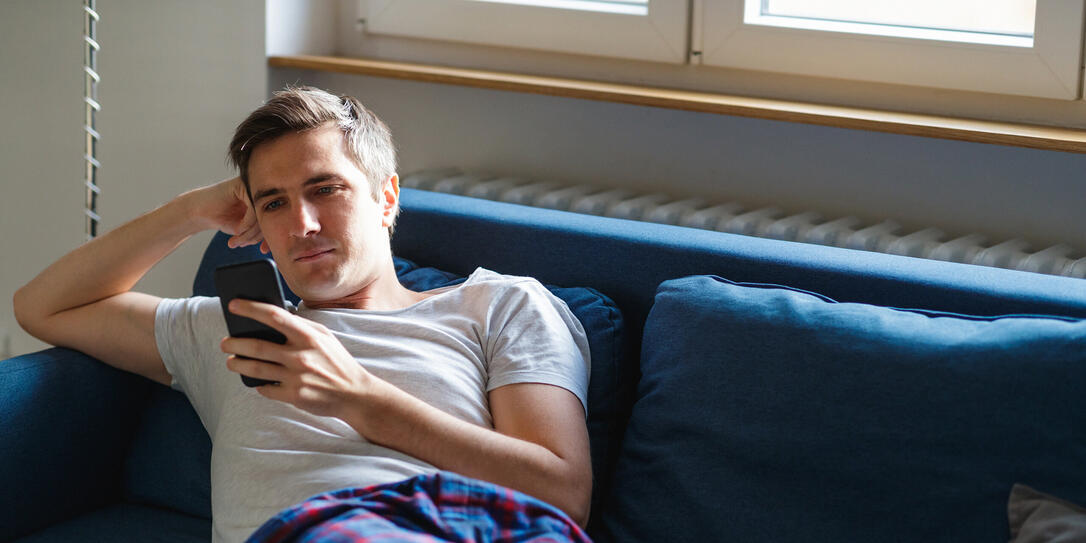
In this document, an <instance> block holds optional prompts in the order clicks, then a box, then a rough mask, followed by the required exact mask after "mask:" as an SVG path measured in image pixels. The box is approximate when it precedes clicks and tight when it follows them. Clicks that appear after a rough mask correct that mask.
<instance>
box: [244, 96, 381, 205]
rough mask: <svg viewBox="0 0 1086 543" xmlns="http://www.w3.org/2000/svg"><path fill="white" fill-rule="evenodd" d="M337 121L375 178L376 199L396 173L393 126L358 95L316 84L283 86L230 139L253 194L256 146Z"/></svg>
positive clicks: (357, 158) (369, 175)
mask: <svg viewBox="0 0 1086 543" xmlns="http://www.w3.org/2000/svg"><path fill="white" fill-rule="evenodd" d="M329 123H331V124H334V125H335V126H336V127H337V128H339V130H340V132H342V133H343V142H344V145H345V146H346V152H347V155H348V156H349V157H350V158H351V159H352V160H353V161H354V162H355V163H356V164H357V165H358V168H359V169H360V170H362V173H364V174H365V175H366V179H367V180H368V181H369V182H370V188H371V189H372V190H373V192H372V194H373V198H374V200H378V199H379V198H380V194H381V186H382V185H383V184H384V182H385V181H387V180H388V179H389V178H390V177H392V176H393V175H395V173H396V149H395V147H394V146H393V144H392V134H391V133H390V132H389V130H388V126H386V125H385V123H383V122H381V119H378V118H377V116H376V115H374V114H373V113H371V112H370V111H369V110H368V109H366V108H365V106H363V105H362V103H361V102H359V101H358V100H357V99H355V98H353V97H351V96H346V95H344V96H336V95H334V94H331V93H329V92H327V91H323V90H321V89H317V88H314V87H287V88H286V89H284V90H281V91H278V92H276V93H275V95H274V96H273V97H272V98H271V99H270V100H268V101H267V102H265V103H264V105H263V106H260V107H259V108H257V110H256V111H254V112H252V113H251V114H250V115H249V117H248V118H246V119H245V120H244V121H242V122H241V124H239V125H238V127H237V129H236V130H235V131H234V138H233V139H232V140H230V151H229V158H230V162H231V163H233V165H234V166H237V168H238V173H239V174H240V176H241V181H242V182H243V183H245V188H246V190H248V191H249V198H250V200H251V199H252V196H253V194H252V189H251V187H250V179H249V161H250V159H251V158H252V153H253V149H256V148H257V147H259V146H260V145H261V144H262V143H266V142H269V141H272V140H274V139H276V138H279V137H280V136H282V135H284V134H288V133H291V132H305V131H307V130H313V129H314V128H318V127H321V126H324V125H326V124H329Z"/></svg>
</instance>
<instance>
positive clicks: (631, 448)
mask: <svg viewBox="0 0 1086 543" xmlns="http://www.w3.org/2000/svg"><path fill="white" fill-rule="evenodd" d="M641 373H642V378H641V381H640V382H639V384H638V388H637V398H636V401H635V404H634V408H633V412H632V415H631V419H630V423H629V426H628V428H627V432H626V438H625V440H624V441H623V448H622V452H621V456H620V458H619V463H618V466H617V468H616V472H615V476H614V485H613V491H612V494H611V496H610V497H609V498H608V499H607V500H606V505H605V508H606V509H605V511H604V513H603V524H604V528H605V529H604V534H605V536H606V537H608V538H610V539H613V540H616V541H624V542H625V541H711V540H721V539H726V540H732V541H902V540H909V541H999V540H1006V536H1007V533H1006V528H1005V526H1006V524H1005V522H1006V520H1005V519H1006V503H1007V502H1006V498H1007V494H1006V489H1007V488H1009V487H1010V486H1011V485H1012V484H1013V483H1014V482H1015V481H1020V480H1029V481H1031V482H1033V483H1034V484H1037V485H1039V486H1043V487H1044V488H1046V489H1051V491H1052V492H1056V493H1059V495H1061V496H1066V497H1068V499H1072V500H1075V501H1079V502H1082V501H1084V500H1086V470H1084V469H1082V468H1083V466H1082V459H1083V458H1086V440H1083V439H1082V436H1081V430H1082V428H1086V321H1078V320H1073V319H1065V318H1057V317H1044V316H1005V317H983V316H969V315H955V314H949V313H939V312H935V311H912V310H901V309H893V308H888V307H877V306H872V305H865V304H855V303H837V302H835V301H833V300H831V299H829V298H827V297H825V296H821V295H818V294H815V293H810V292H804V291H800V290H796V289H791V288H787V287H782V286H776V285H763V284H739V283H733V282H731V281H727V280H725V279H721V278H719V277H709V276H696V277H688V278H683V279H678V280H673V281H667V282H665V283H663V284H662V285H661V286H660V287H659V289H658V291H657V295H656V299H655V304H654V306H653V307H652V309H651V311H650V314H649V316H648V319H647V321H646V324H645V331H644V339H643V342H642V355H641Z"/></svg>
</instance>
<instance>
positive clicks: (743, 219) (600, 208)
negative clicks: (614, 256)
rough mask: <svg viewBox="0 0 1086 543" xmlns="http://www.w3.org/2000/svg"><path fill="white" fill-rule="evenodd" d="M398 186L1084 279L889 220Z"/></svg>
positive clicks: (588, 192)
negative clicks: (908, 228) (909, 228)
mask: <svg viewBox="0 0 1086 543" xmlns="http://www.w3.org/2000/svg"><path fill="white" fill-rule="evenodd" d="M400 184H401V186H403V187H407V188H414V189H421V190H429V191H435V192H446V193H450V194H459V195H463V196H470V197H474V198H484V199H487V200H496V201H501V202H509V203H514V204H522V205H530V206H535V207H544V208H550V209H560V210H565V211H572V212H575V213H586V214H591V215H600V216H605V217H615V218H620V219H631V220H640V221H647V222H656V223H663V224H673V225H678V226H687V227H691V228H700V229H704V230H717V231H721V232H730V233H733V234H743V235H748V236H758V237H764V238H772V239H781V240H787V241H798V242H803V243H816V244H820V245H832V246H835V247H845V248H849V249H860V250H865V251H876V252H882V253H888V254H895V255H904V256H912V257H918V258H930V259H935V260H946V261H950V262H962V263H966V264H978V265H981V266H993V267H999V268H1008V269H1016V270H1024V271H1031V272H1037V273H1045V274H1050V275H1063V276H1068V277H1079V278H1086V255H1084V254H1083V252H1082V251H1078V250H1076V249H1075V248H1073V247H1070V246H1068V245H1065V244H1057V245H1053V246H1051V247H1044V248H1036V247H1034V246H1033V245H1032V244H1031V243H1029V242H1028V241H1026V240H1023V239H1018V238H1015V239H1009V240H990V239H988V238H987V237H986V236H983V235H980V234H965V235H957V236H954V235H950V234H948V233H946V232H944V231H942V230H940V229H938V228H924V229H920V230H915V231H909V230H907V229H906V228H905V227H903V226H902V225H901V224H898V223H897V222H894V221H892V220H886V221H882V222H877V223H870V222H865V221H863V220H861V219H859V218H856V217H827V216H825V215H823V214H822V213H819V212H817V211H802V212H795V211H786V210H783V209H779V208H777V207H772V206H770V207H759V208H754V207H750V206H746V205H743V204H742V203H738V202H711V201H708V200H705V199H702V198H688V199H675V198H672V197H671V196H669V195H667V194H664V193H651V194H636V193H633V192H630V191H627V190H623V189H613V188H606V187H597V186H590V185H559V184H556V183H548V182H540V181H533V180H529V179H526V178H521V177H503V176H496V175H487V174H477V173H465V172H462V171H459V170H457V169H451V168H446V169H438V170H427V171H423V172H418V173H415V174H411V175H407V176H405V177H404V178H403V180H401V183H400Z"/></svg>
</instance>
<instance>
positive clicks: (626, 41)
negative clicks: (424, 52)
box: [359, 0, 688, 63]
mask: <svg viewBox="0 0 1086 543" xmlns="http://www.w3.org/2000/svg"><path fill="white" fill-rule="evenodd" d="M359 2H360V3H361V5H360V7H362V8H364V9H365V11H364V12H363V13H365V14H366V16H365V18H366V31H367V32H372V33H374V34H388V35H395V36H409V37H415V38H427V39H437V40H449V41H460V42H468V43H479V44H485V45H497V46H504V47H520V48H527V49H541V50H547V51H557V52H562V53H575V54H583V55H597V56H606V57H617V58H627V59H637V60H649V61H657V62H671V63H684V62H686V59H687V39H686V35H687V20H688V19H687V17H688V13H687V11H688V4H687V0H651V1H650V2H649V5H648V15H628V14H617V13H603V12H594V11H584V10H571V9H556V8H548V7H540V6H532V5H518V4H502V3H492V2H476V1H472V0H359Z"/></svg>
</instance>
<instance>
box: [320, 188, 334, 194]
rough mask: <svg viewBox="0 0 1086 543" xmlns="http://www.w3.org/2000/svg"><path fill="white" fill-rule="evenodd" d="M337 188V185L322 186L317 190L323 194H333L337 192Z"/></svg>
mask: <svg viewBox="0 0 1086 543" xmlns="http://www.w3.org/2000/svg"><path fill="white" fill-rule="evenodd" d="M335 190H336V188H335V187H321V188H319V189H317V192H319V193H321V194H332V193H333V192H335Z"/></svg>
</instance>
